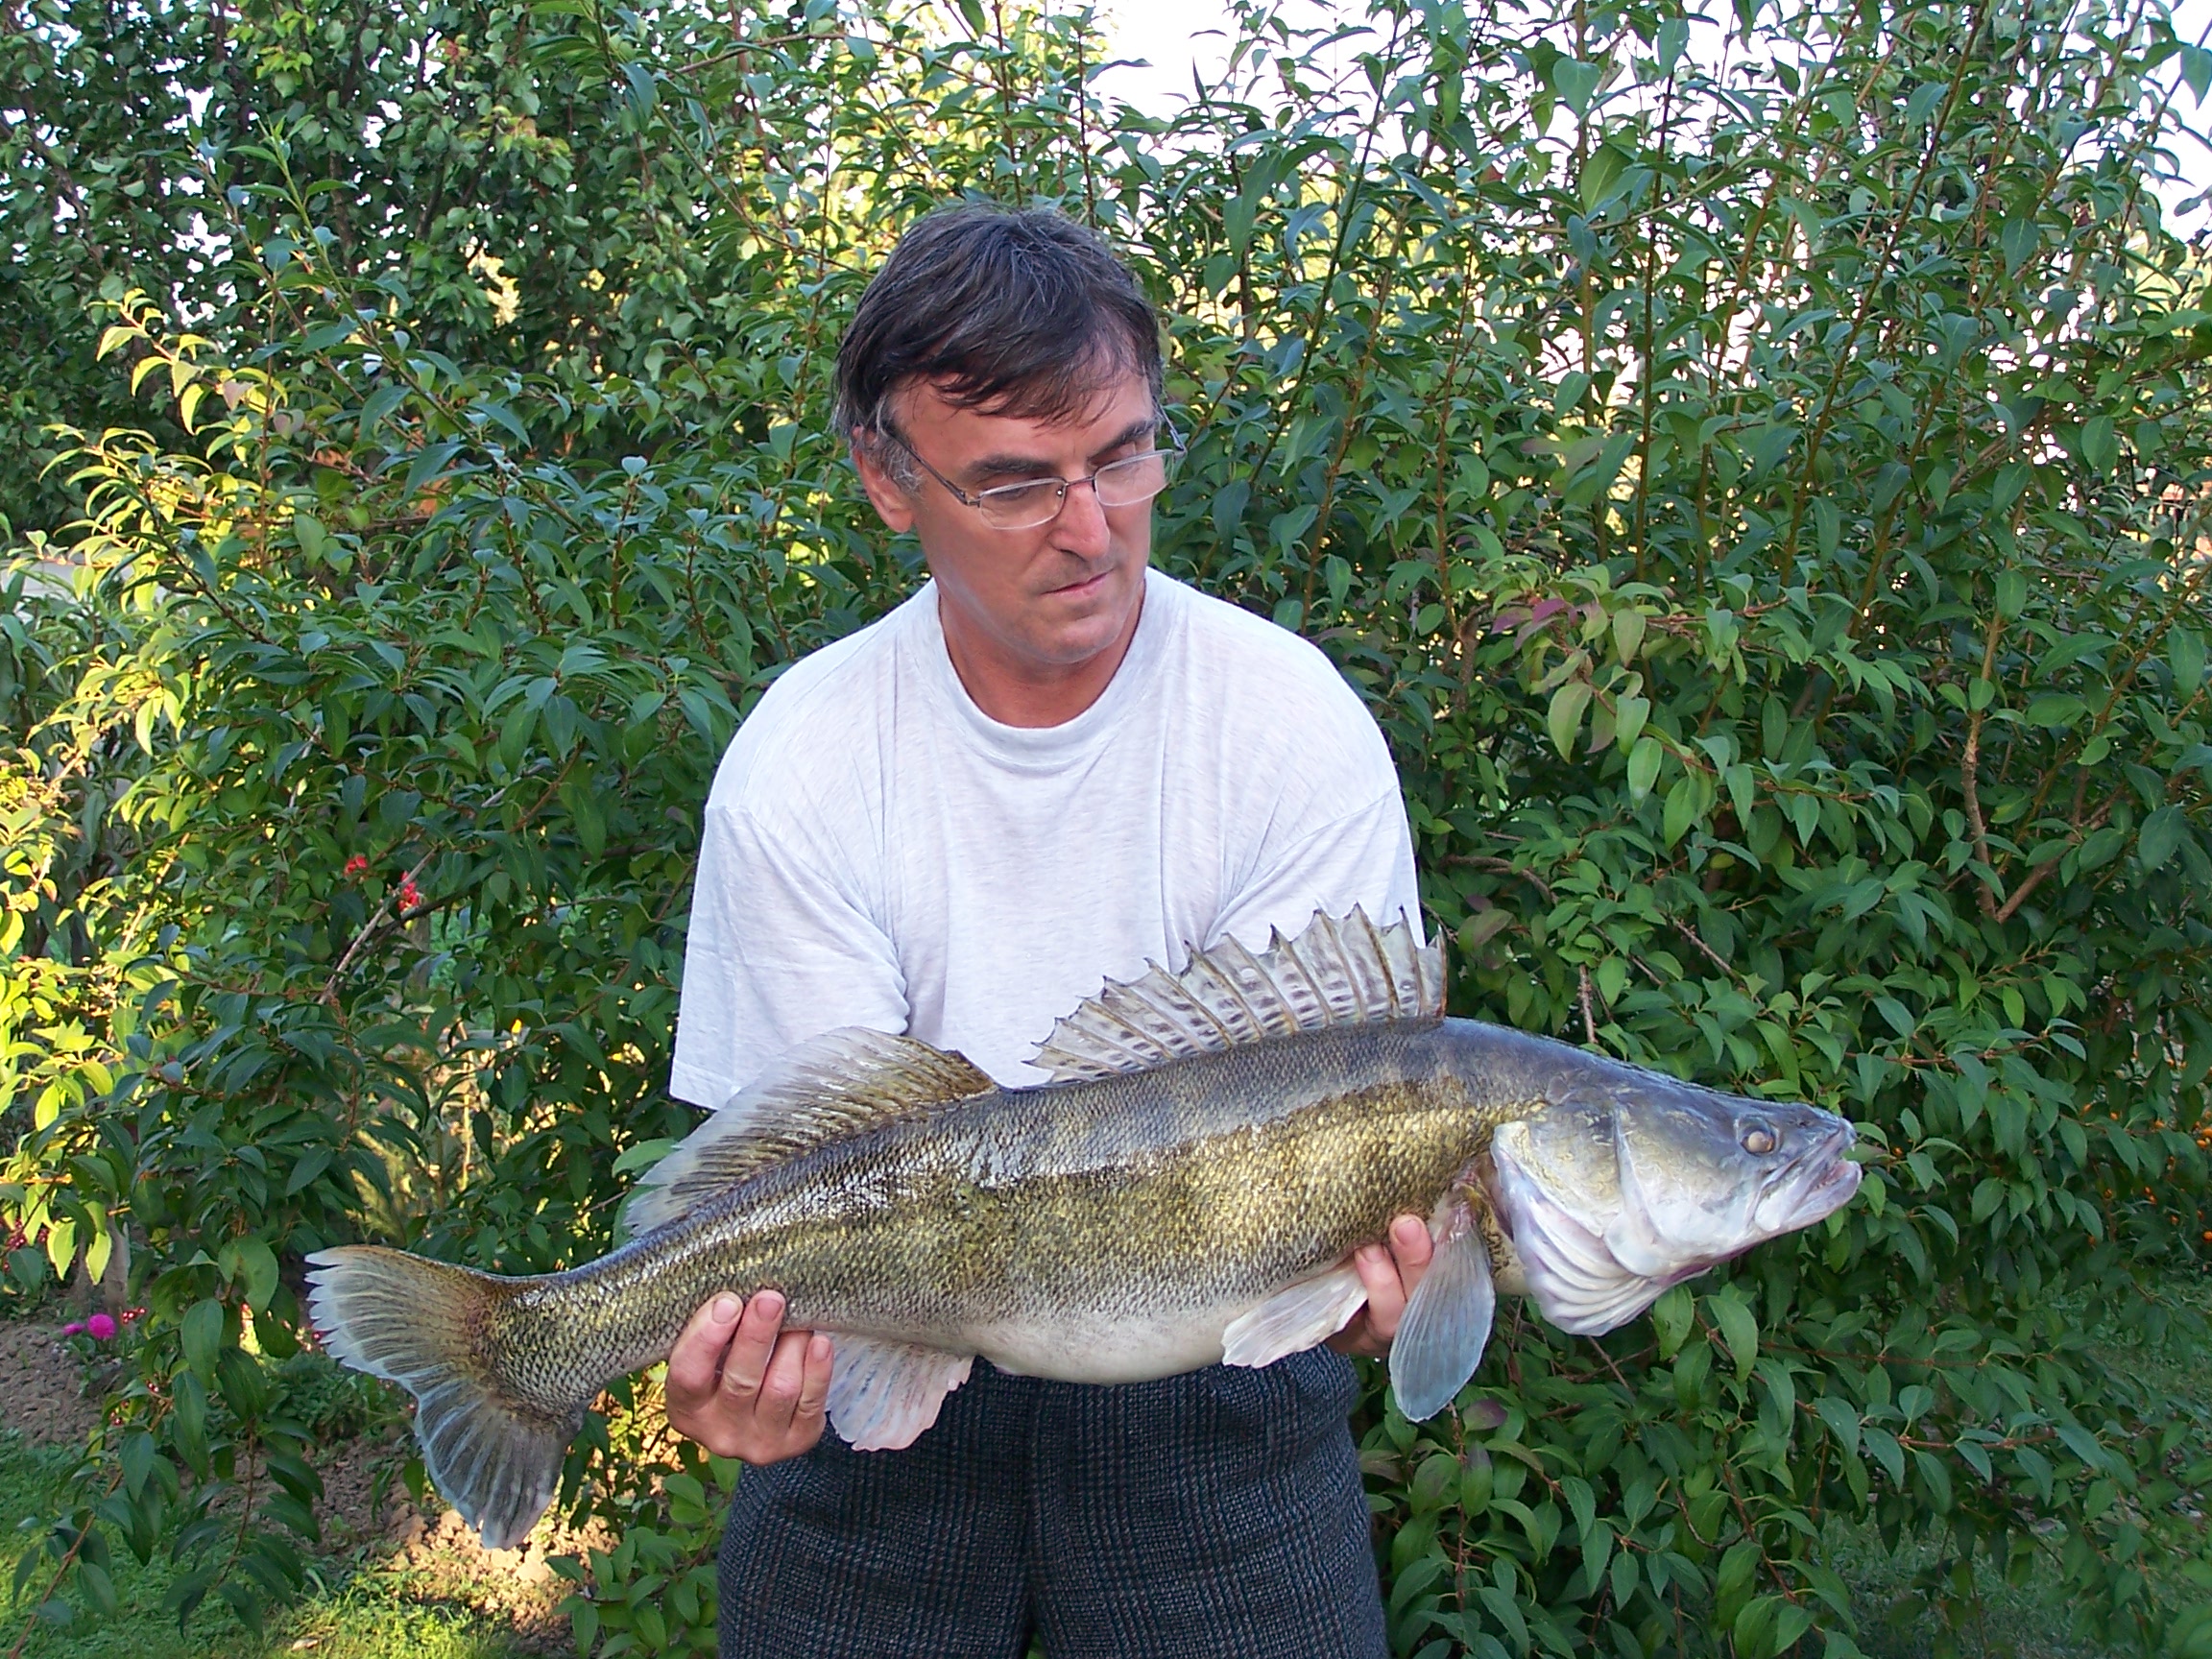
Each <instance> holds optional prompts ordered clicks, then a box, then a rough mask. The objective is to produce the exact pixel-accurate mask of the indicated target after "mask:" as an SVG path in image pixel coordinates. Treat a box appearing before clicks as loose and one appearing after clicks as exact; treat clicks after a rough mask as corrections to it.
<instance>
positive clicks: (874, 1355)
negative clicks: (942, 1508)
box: [829, 1332, 975, 1452]
mask: <svg viewBox="0 0 2212 1659" xmlns="http://www.w3.org/2000/svg"><path fill="white" fill-rule="evenodd" d="M829 1344H830V1349H831V1353H832V1358H831V1361H830V1371H829V1421H830V1422H831V1423H832V1424H834V1425H835V1426H836V1429H837V1432H838V1434H839V1435H840V1436H841V1437H842V1438H843V1439H844V1441H845V1442H846V1444H847V1445H849V1446H851V1447H852V1448H853V1450H854V1451H855V1452H896V1451H898V1450H900V1449H901V1448H902V1447H906V1446H911V1445H913V1444H914V1442H915V1441H916V1440H917V1439H919V1438H920V1437H921V1435H922V1432H923V1431H925V1430H926V1429H927V1428H928V1427H929V1426H930V1425H931V1424H932V1423H934V1422H936V1421H937V1413H938V1410H939V1409H940V1408H941V1407H943V1406H944V1404H945V1396H946V1395H948V1394H950V1393H951V1392H952V1390H953V1389H955V1388H957V1387H959V1386H960V1384H961V1383H965V1382H967V1381H968V1370H969V1367H970V1366H972V1365H974V1362H975V1361H974V1356H973V1355H968V1354H948V1353H946V1352H945V1351H944V1350H943V1349H941V1348H918V1347H916V1346H915V1345H914V1344H912V1343H910V1342H884V1341H879V1340H878V1339H877V1338H875V1337H871V1336H846V1335H841V1334H838V1333H836V1332H831V1333H830V1334H829Z"/></svg>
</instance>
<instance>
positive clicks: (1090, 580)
mask: <svg viewBox="0 0 2212 1659" xmlns="http://www.w3.org/2000/svg"><path fill="white" fill-rule="evenodd" d="M1112 574H1113V571H1112V570H1111V569H1108V570H1100V571H1097V572H1096V573H1095V574H1094V575H1090V576H1086V577H1084V578H1083V579H1082V580H1081V581H1079V582H1070V583H1068V584H1067V585H1066V586H1064V587H1059V588H1052V589H1046V591H1047V592H1049V593H1053V594H1056V595H1063V596H1067V597H1070V598H1079V597H1081V596H1082V595H1084V594H1086V593H1095V592H1096V591H1097V590H1098V588H1099V585H1100V584H1101V583H1103V582H1104V581H1105V580H1106V578H1107V577H1108V576H1110V575H1112Z"/></svg>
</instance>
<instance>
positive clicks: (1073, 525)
mask: <svg viewBox="0 0 2212 1659" xmlns="http://www.w3.org/2000/svg"><path fill="white" fill-rule="evenodd" d="M1111 539H1112V533H1111V531H1110V530H1109V529H1108V527H1107V524H1106V509H1105V508H1103V507H1101V506H1099V505H1098V487H1097V486H1096V485H1095V484H1094V483H1093V482H1092V481H1091V480H1089V479H1084V480H1082V481H1081V482H1079V483H1076V484H1071V485H1070V486H1069V489H1068V493H1067V494H1066V495H1065V496H1063V497H1062V498H1061V502H1060V516H1059V517H1057V518H1055V519H1053V520H1052V543H1053V545H1054V546H1056V547H1060V548H1064V549H1065V550H1067V551H1068V552H1070V553H1080V554H1081V555H1082V556H1083V557H1084V558H1086V559H1095V558H1096V557H1097V556H1098V555H1099V554H1101V553H1103V552H1105V551H1106V547H1107V543H1108V542H1109V541H1110V540H1111Z"/></svg>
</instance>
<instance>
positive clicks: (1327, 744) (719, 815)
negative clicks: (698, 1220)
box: [669, 570, 1419, 1107]
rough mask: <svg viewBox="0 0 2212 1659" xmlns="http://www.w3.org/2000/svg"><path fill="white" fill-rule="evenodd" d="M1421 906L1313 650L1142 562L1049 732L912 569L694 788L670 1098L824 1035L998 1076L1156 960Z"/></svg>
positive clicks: (693, 1096)
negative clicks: (987, 682) (953, 1052)
mask: <svg viewBox="0 0 2212 1659" xmlns="http://www.w3.org/2000/svg"><path fill="white" fill-rule="evenodd" d="M1355 904H1358V905H1363V906H1364V907H1365V908H1366V911H1367V913H1368V914H1369V915H1370V916H1372V917H1375V918H1376V919H1377V920H1379V921H1383V920H1389V919H1393V918H1395V917H1396V916H1397V915H1398V914H1399V913H1400V912H1401V911H1403V912H1404V913H1405V914H1407V915H1408V916H1416V917H1417V916H1418V915H1419V900H1418V896H1417V893H1416V889H1415V886H1414V878H1413V850H1412V843H1411V839H1410V837H1409V835H1408V834H1407V825H1406V809H1405V805H1404V803H1403V801H1402V800H1401V799H1400V796H1399V789H1398V777H1397V773H1396V771H1395V769H1394V768H1393V767H1392V765H1391V762H1390V756H1389V752H1388V750H1387V749H1386V748H1385V747H1384V745H1383V734H1382V733H1380V732H1379V731H1378V730H1377V729H1376V726H1375V722H1374V720H1373V719H1372V718H1371V717H1370V716H1369V715H1368V713H1367V710H1366V709H1365V707H1364V706H1363V705H1362V704H1361V703H1360V701H1359V699H1358V695H1357V694H1356V693H1355V692H1354V691H1353V690H1352V688H1351V687H1350V686H1349V685H1346V684H1345V683H1344V681H1343V679H1342V678H1341V677H1340V676H1339V675H1338V674H1337V672H1336V670H1335V667H1334V664H1332V663H1331V662H1330V661H1329V660H1328V659H1327V658H1326V657H1324V656H1323V655H1322V654H1321V653H1320V652H1319V651H1318V650H1316V649H1315V648H1314V647H1313V646H1311V645H1310V644H1308V643H1307V642H1306V641H1305V640H1303V639H1300V638H1299V637H1297V636H1296V635H1294V634H1290V633H1287V632H1286V631H1285V630H1283V629H1281V628H1278V627H1276V626H1275V625H1274V624H1273V623H1271V622H1267V621H1263V620H1262V619H1261V618H1260V617H1257V616H1254V615H1251V614H1249V613H1246V612H1243V611H1240V610H1238V609H1237V608H1236V607H1235V606H1233V605H1227V604H1224V603H1222V602H1221V601H1220V600H1217V599H1212V598H1209V597H1207V596H1205V595H1204V594H1201V593H1198V592H1196V591H1195V590H1193V589H1190V588H1187V587H1185V586H1183V585H1182V584H1181V583H1178V582H1176V581H1174V580H1172V579H1170V578H1168V577H1166V576H1163V575H1162V574H1160V572H1158V571H1157V570H1154V571H1151V572H1149V573H1148V575H1147V577H1146V580H1145V588H1144V606H1143V611H1142V614H1141V615H1140V617H1139V620H1138V625H1137V633H1136V637H1135V638H1134V639H1132V640H1131V642H1130V646H1129V653H1128V655H1127V656H1126V657H1125V658H1124V659H1123V660H1122V662H1121V666H1120V667H1119V669H1118V670H1117V671H1116V673H1115V676H1114V679H1113V681H1112V683H1111V684H1109V685H1108V686H1107V687H1106V689H1105V691H1104V692H1103V693H1102V694H1101V695H1100V696H1099V698H1098V700H1097V702H1095V703H1094V704H1093V705H1092V706H1091V707H1090V708H1089V709H1085V710H1084V711H1083V712H1082V713H1081V714H1079V715H1077V716H1076V717H1075V718H1074V719H1072V720H1070V721H1068V722H1067V723H1066V724H1064V725H1060V726H1053V727H1048V728H1044V729H1041V730H1031V729H1023V728H1020V727H1013V726H1002V725H1000V724H999V723H998V721H996V720H993V719H992V718H990V716H988V715H986V714H985V713H984V712H983V711H982V710H981V709H978V708H976V707H975V704H974V701H973V700H972V699H971V698H970V697H969V696H968V693H967V690H966V689H965V687H963V686H962V685H961V684H960V678H959V676H958V675H957V674H956V673H954V672H953V669H952V663H951V660H950V657H949V656H948V655H947V654H946V650H945V636H944V633H943V631H942V629H941V628H940V626H939V623H938V617H937V591H936V588H935V585H934V584H930V585H927V586H925V587H924V588H923V589H922V590H921V591H920V592H918V593H916V594H915V595H914V597H913V598H911V599H909V600H907V601H906V602H905V603H904V604H903V605H901V606H900V607H899V608H898V609H897V610H896V611H894V612H892V613H890V614H889V615H888V616H885V617H884V618H883V619H882V620H880V621H878V622H877V623H875V624H874V625H873V626H871V627H868V628H864V629H862V630H861V631H860V632H858V633H857V634H854V635H853V636H852V637H849V638H846V639H842V640H840V641H838V642H837V643H836V644H834V645H830V646H827V647H825V648H824V649H822V650H820V651H817V652H815V653H813V654H812V655H811V656H809V657H807V658H805V660H804V661H799V662H797V663H794V664H793V665H792V666H791V667H790V668H789V669H788V670H787V671H786V672H785V673H784V674H783V676H782V678H781V679H780V680H778V681H777V682H776V684H775V685H773V686H771V687H770V688H769V690H768V692H767V694H766V695H765V696H764V697H762V698H761V700H760V702H759V705H758V707H757V708H756V709H754V711H753V713H752V715H751V716H750V717H749V718H748V719H747V720H746V722H745V724H744V726H743V728H742V729H740V730H739V732H738V733H737V735H736V737H735V739H734V740H733V741H732V743H731V745H730V750H729V753H728V754H726V755H725V756H724V757H722V764H721V768H720V770H719V771H718V772H717V773H716V774H715V778H714V787H713V790H712V792H711V794H710V795H709V798H708V802H707V821H706V828H705V832H704V835H703V837H702V841H701V846H700V851H699V878H698V886H697V889H696V892H695V893H694V895H693V899H692V906H691V926H690V938H689V943H688V945H687V947H686V950H685V960H684V992H683V1001H682V1005H681V1007H682V1011H681V1015H680V1019H679V1022H678V1025H677V1031H676V1057H675V1065H674V1069H673V1076H672V1078H671V1080H670V1085H669V1087H670V1090H671V1092H672V1093H673V1094H675V1095H676V1096H677V1097H678V1098H680V1099H684V1100H688V1101H691V1102H692V1103H694V1104H695V1105H699V1106H706V1107H720V1106H721V1105H723V1104H724V1103H725V1102H726V1101H727V1100H728V1099H729V1098H730V1096H731V1095H732V1094H734V1093H735V1092H736V1091H737V1090H739V1089H740V1088H742V1087H743V1086H744V1085H745V1084H746V1083H747V1082H748V1081H749V1080H750V1079H751V1078H752V1077H753V1075H754V1074H755V1073H756V1072H757V1070H760V1068H762V1067H763V1066H765V1065H766V1064H767V1063H768V1062H769V1061H771V1060H773V1059H774V1058H776V1056H777V1055H778V1054H780V1053H781V1052H782V1051H783V1050H784V1049H786V1048H788V1047H790V1046H793V1045H795V1044H797V1043H800V1042H802V1041H804V1040H805V1039H806V1038H808V1037H811V1036H814V1035H816V1034H818V1033H820V1032H822V1031H826V1030H829V1029H830V1028H832V1027H834V1026H838V1025H869V1026H873V1027H875V1028H876V1029H878V1030H881V1031H889V1032H904V1033H907V1034H909V1035H911V1036H915V1037H919V1038H921V1039H922V1040H923V1041H924V1042H926V1043H931V1044H934V1045H936V1046H939V1047H942V1048H953V1049H958V1050H959V1051H960V1052H962V1053H964V1054H966V1055H967V1056H968V1057H969V1058H970V1059H971V1060H973V1061H974V1063H975V1064H976V1065H977V1066H979V1067H981V1068H982V1069H983V1070H985V1071H988V1072H989V1073H990V1074H991V1075H992V1076H994V1077H996V1078H998V1080H999V1081H1000V1082H1003V1083H1037V1082H1042V1081H1044V1080H1045V1077H1044V1073H1042V1072H1041V1071H1038V1070H1036V1069H1035V1068H1033V1067H1031V1066H1030V1065H1029V1064H1028V1061H1029V1058H1030V1056H1031V1054H1032V1052H1033V1051H1034V1050H1035V1047H1036V1046H1037V1045H1038V1044H1039V1043H1040V1042H1042V1041H1043V1040H1044V1039H1045V1038H1046V1036H1047V1035H1048V1034H1049V1033H1050V1031H1051V1029H1052V1025H1053V1022H1055V1021H1057V1020H1058V1019H1059V1018H1060V1017H1061V1016H1062V1015H1065V1014H1069V1013H1070V1012H1072V1011H1073V1010H1074V1008H1075V1006H1076V1004H1077V1003H1079V1002H1081V1001H1082V1000H1083V999H1084V998H1087V997H1091V996H1094V995H1095V994H1096V993H1097V991H1098V988H1099V985H1100V983H1101V981H1102V980H1103V979H1104V978H1105V977H1106V976H1108V975H1111V976H1113V977H1115V978H1117V979H1128V978H1133V977H1135V976H1137V975H1138V974H1142V972H1143V971H1144V964H1145V962H1146V961H1147V960H1148V959H1149V960H1153V961H1157V962H1159V963H1161V964H1162V965H1164V966H1166V967H1167V968H1170V969H1175V968H1180V967H1181V966H1182V964H1183V961H1184V958H1185V955H1186V952H1187V949H1188V947H1190V946H1196V947H1200V948H1203V947H1205V946H1208V945H1212V944H1214V943H1215V942H1216V941H1218V940H1220V939H1221V938H1222V937H1224V936H1225V935H1229V934H1234V935H1235V936H1236V937H1237V938H1238V940H1240V941H1242V942H1243V943H1244V944H1245V945H1247V946H1248V947H1251V948H1253V949H1255V950H1257V949H1260V948H1262V947H1264V946H1265V944H1266V943H1267V937H1268V932H1269V929H1270V928H1275V927H1280V928H1281V929H1283V931H1284V932H1285V933H1295V932H1296V931H1297V930H1298V929H1299V928H1300V927H1302V926H1305V925H1306V923H1307V922H1308V921H1309V920H1310V918H1311V917H1312V915H1313V913H1314V911H1316V910H1325V911H1328V912H1330V913H1332V914H1341V913H1342V912H1345V911H1348V910H1350V909H1351V908H1352V907H1353V906H1354V905H1355Z"/></svg>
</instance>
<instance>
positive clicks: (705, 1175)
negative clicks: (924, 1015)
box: [623, 1025, 997, 1237]
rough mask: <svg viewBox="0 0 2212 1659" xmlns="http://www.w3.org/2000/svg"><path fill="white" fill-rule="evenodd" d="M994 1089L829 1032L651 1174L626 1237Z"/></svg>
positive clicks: (924, 1057) (928, 1052) (860, 1030)
mask: <svg viewBox="0 0 2212 1659" xmlns="http://www.w3.org/2000/svg"><path fill="white" fill-rule="evenodd" d="M996 1087H997V1085H996V1084H994V1083H993V1082H992V1081H991V1079H990V1078H989V1077H987V1076H985V1075H984V1074H983V1072H981V1071H979V1070H976V1068H975V1067H974V1064H973V1063H971V1062H970V1061H969V1059H968V1058H967V1056H965V1055H962V1054H948V1053H946V1052H945V1051H944V1050H943V1049H939V1048H932V1047H930V1046H929V1045H928V1044H926V1043H923V1042H920V1041H918V1040H917V1039H915V1038H912V1037H893V1036H889V1035H887V1034H886V1033H884V1032H881V1031H871V1030H869V1029H868V1028H867V1027H866V1026H863V1025H848V1026H845V1027H843V1028H841V1029H839V1030H835V1031H827V1032H824V1033H823V1034H822V1035H821V1036H819V1037H815V1038H811V1039H809V1040H808V1041H806V1042H805V1043H802V1044H800V1045H799V1046H798V1047H796V1048H794V1049H792V1050H791V1051H790V1052H789V1053H788V1054H786V1055H784V1056H783V1058H782V1059H781V1060H779V1061H777V1062H776V1063H775V1064H774V1065H773V1066H771V1067H769V1068H768V1070H766V1071H764V1072H762V1073H761V1074H760V1076H759V1077H758V1078H757V1079H756V1080H755V1081H754V1082H753V1083H752V1085H751V1086H750V1087H748V1088H746V1089H744V1090H742V1091H740V1092H739V1093H738V1094H734V1095H733V1096H732V1097H731V1099H730V1103H729V1104H728V1105H727V1106H725V1107H723V1108H722V1110H721V1111H719V1112H717V1113H715V1114H714V1116H713V1117H711V1118H708V1119H707V1121H706V1122H704V1123H702V1124H700V1125H699V1127H698V1128H696V1129H694V1130H693V1131H692V1132H691V1133H690V1134H689V1135H688V1136H686V1137H685V1139H684V1141H683V1142H681V1143H680V1144H679V1145H678V1146H677V1147H676V1149H675V1150H674V1151H672V1152H670V1153H669V1154H668V1156H667V1157H665V1158H663V1159H661V1162H660V1163H658V1164H656V1165H655V1166H653V1167H652V1168H651V1169H649V1170H647V1171H646V1173H645V1175H644V1177H643V1178H642V1179H641V1180H640V1181H639V1182H638V1183H637V1187H636V1189H635V1190H633V1191H632V1192H631V1194H630V1197H629V1200H628V1202H627V1204H626V1205H625V1207H624V1210H623V1227H624V1230H625V1231H626V1232H627V1233H629V1234H630V1235H631V1236H632V1237H636V1236H637V1235H638V1234H640V1233H650V1232H651V1231H652V1230H653V1229H654V1228H656V1227H661V1226H664V1225H666V1224H667V1223H668V1222H670V1221H673V1220H675V1219H676V1218H677V1217H678V1216H680V1215H683V1214H686V1213H687V1212H689V1211H690V1210H691V1209H692V1208H693V1207H694V1206H696V1205H698V1204H701V1203H703V1202H705V1201H706V1200H707V1199H709V1198H715V1197H719V1196H720V1195H721V1194H723V1193H725V1192H727V1191H729V1190H731V1189H732V1188H733V1187H734V1186H736V1185H737V1183H738V1182H740V1181H742V1180H744V1179H745V1178H746V1177H747V1176H749V1175H754V1174H757V1173H758V1172H759V1171H760V1170H762V1169H764V1168H766V1167H767V1166H769V1165H771V1164H776V1163H781V1161H782V1160H783V1159H785V1158H789V1157H791V1156H793V1155H794V1154H796V1153H800V1152H805V1151H808V1150H810V1149H812V1148H813V1147H816V1146H821V1145H825V1144H827V1143H828V1142H832V1141H842V1140H845V1139H846V1138H847V1137H849V1136H853V1135H857V1134H860V1133H861V1132H862V1131H864V1130H868V1129H873V1128H875V1127H876V1126H877V1125H878V1124H879V1123H889V1122H893V1121H896V1120H897V1119H899V1118H911V1117H914V1116H916V1115H917V1114H919V1113H922V1112H925V1111H926V1110H928V1109H929V1108H930V1107H932V1106H942V1105H944V1104H946V1103H947V1102H949V1101H952V1100H965V1099H967V1098H968V1097H969V1096H970V1095H971V1094H982V1093H984V1092H985V1091H986V1090H989V1089H993V1088H996Z"/></svg>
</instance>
